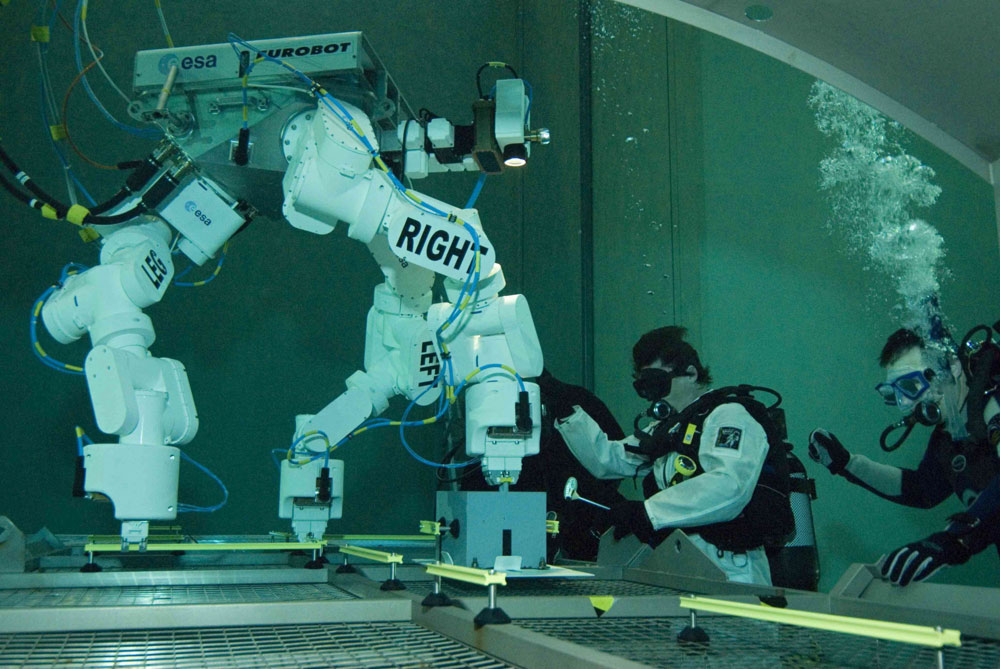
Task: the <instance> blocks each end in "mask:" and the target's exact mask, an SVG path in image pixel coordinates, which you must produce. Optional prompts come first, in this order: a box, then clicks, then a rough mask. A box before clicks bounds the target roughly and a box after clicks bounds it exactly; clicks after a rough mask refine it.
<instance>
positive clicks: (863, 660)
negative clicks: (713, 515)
mask: <svg viewBox="0 0 1000 669" xmlns="http://www.w3.org/2000/svg"><path fill="white" fill-rule="evenodd" d="M688 621H689V619H688V618H598V619H567V618H562V619H532V620H518V621H517V624H518V625H519V626H522V627H526V628H528V629H530V630H533V631H535V632H540V633H542V634H546V635H549V636H553V637H556V638H558V639H563V640H564V641H570V642H573V643H577V644H580V645H582V646H587V647H589V648H594V649H596V650H601V651H604V652H606V653H611V654H613V655H618V656H620V657H624V658H627V659H630V660H634V661H636V662H642V663H644V664H649V665H653V666H670V667H725V668H726V669H739V668H740V667H767V668H769V669H770V668H771V667H823V668H830V669H833V668H841V667H860V668H864V669H868V668H869V667H879V668H881V669H895V668H902V667H937V666H938V664H937V655H938V652H937V649H933V648H924V647H920V646H913V645H910V644H902V643H897V642H891V641H879V640H877V639H869V638H866V637H858V636H851V635H847V634H837V633H835V632H824V631H820V630H812V629H806V628H802V627H795V626H791V625H779V624H776V623H768V622H762V621H758V620H748V619H743V618H731V617H709V616H701V617H699V620H698V624H699V626H700V627H701V628H702V629H704V630H705V631H706V632H707V633H708V635H709V637H710V641H709V643H708V644H707V645H703V644H696V645H694V646H685V645H681V644H679V643H678V642H677V634H678V632H680V631H681V630H682V629H684V627H686V626H687V624H688ZM944 666H945V667H948V668H949V669H952V668H959V667H961V668H962V669H973V668H975V669H987V668H988V669H996V667H1000V642H996V641H989V640H986V639H976V638H963V639H962V646H961V647H960V648H946V649H945V650H944Z"/></svg>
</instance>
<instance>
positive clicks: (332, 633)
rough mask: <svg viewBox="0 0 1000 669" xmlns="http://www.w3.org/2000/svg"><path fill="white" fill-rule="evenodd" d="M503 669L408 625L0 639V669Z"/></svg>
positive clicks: (1, 636)
mask: <svg viewBox="0 0 1000 669" xmlns="http://www.w3.org/2000/svg"><path fill="white" fill-rule="evenodd" d="M52 665H59V666H71V667H95V668H96V667H241V668H242V667H334V666H335V667H445V668H447V667H456V668H457V667H508V666H510V665H507V664H504V663H502V662H500V661H498V660H496V659H495V658H492V657H490V656H488V655H485V654H483V653H480V652H479V651H476V650H474V649H472V648H469V647H467V646H463V645H462V644H460V643H458V642H457V641H453V640H452V639H449V638H447V637H445V636H442V635H440V634H437V633H435V632H432V631H430V630H428V629H425V628H423V627H420V626H418V625H415V624H413V623H408V622H395V623H386V622H383V623H340V624H336V625H283V626H275V627H227V628H212V629H175V630H151V631H137V632H94V633H83V632H73V633H68V634H17V635H14V634H0V666H4V667H7V666H16V667H33V666H34V667H37V666H52Z"/></svg>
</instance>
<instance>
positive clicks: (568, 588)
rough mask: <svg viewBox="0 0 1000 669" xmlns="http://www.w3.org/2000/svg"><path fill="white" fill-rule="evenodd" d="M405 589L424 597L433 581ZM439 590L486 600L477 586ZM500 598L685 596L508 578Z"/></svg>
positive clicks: (628, 585)
mask: <svg viewBox="0 0 1000 669" xmlns="http://www.w3.org/2000/svg"><path fill="white" fill-rule="evenodd" d="M406 587H407V589H408V590H410V591H411V592H414V593H416V594H418V595H424V594H427V593H429V592H431V591H432V590H433V589H434V582H433V581H407V582H406ZM441 589H442V590H443V591H444V593H445V594H446V595H448V596H449V597H485V596H486V588H484V587H483V586H480V585H472V584H470V583H462V582H461V581H448V580H445V581H443V582H442V583H441ZM497 594H499V595H500V596H513V597H591V596H594V595H610V596H612V597H641V596H649V595H662V596H668V595H682V594H687V593H685V592H682V591H680V590H673V589H672V588H660V587H657V586H655V585H646V584H645V583H632V582H629V581H617V580H595V579H586V578H577V579H541V578H522V579H517V578H511V579H508V581H507V585H505V586H502V587H501V588H499V589H498V591H497Z"/></svg>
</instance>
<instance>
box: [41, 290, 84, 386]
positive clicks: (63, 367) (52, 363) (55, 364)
mask: <svg viewBox="0 0 1000 669" xmlns="http://www.w3.org/2000/svg"><path fill="white" fill-rule="evenodd" d="M55 290H56V286H49V287H48V288H47V289H46V290H45V292H44V293H42V294H41V296H40V297H39V298H38V299H37V300H35V302H34V304H32V305H31V313H30V317H29V319H28V337H29V342H30V344H31V352H32V353H34V354H35V357H36V358H38V360H39V361H40V362H41V363H42V364H43V365H45V366H46V367H51V368H52V369H54V370H56V371H57V372H62V373H63V374H72V375H74V376H83V371H82V370H81V371H77V370H75V369H69V365H67V364H66V363H63V362H59V361H58V360H55V359H54V358H50V357H48V356H47V355H42V354H41V352H39V350H38V348H39V343H38V316H36V315H35V313H36V311H37V312H38V314H41V309H40V305H44V304H45V301H46V300H47V299H49V296H50V295H52V293H53V292H55Z"/></svg>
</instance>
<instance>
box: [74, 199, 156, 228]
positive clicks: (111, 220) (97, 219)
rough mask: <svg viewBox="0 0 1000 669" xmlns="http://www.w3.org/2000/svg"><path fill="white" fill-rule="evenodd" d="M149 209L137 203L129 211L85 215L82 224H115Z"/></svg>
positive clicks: (128, 219)
mask: <svg viewBox="0 0 1000 669" xmlns="http://www.w3.org/2000/svg"><path fill="white" fill-rule="evenodd" d="M146 211H147V209H146V206H145V205H144V204H142V203H140V204H137V205H135V206H134V207H132V208H131V209H129V210H128V211H124V212H122V213H120V214H115V215H114V216H94V215H92V214H88V215H87V216H85V217H84V219H83V223H82V225H115V224H117V223H124V222H125V221H130V220H132V219H133V218H135V217H136V216H139V215H140V214H144V213H145V212H146Z"/></svg>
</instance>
